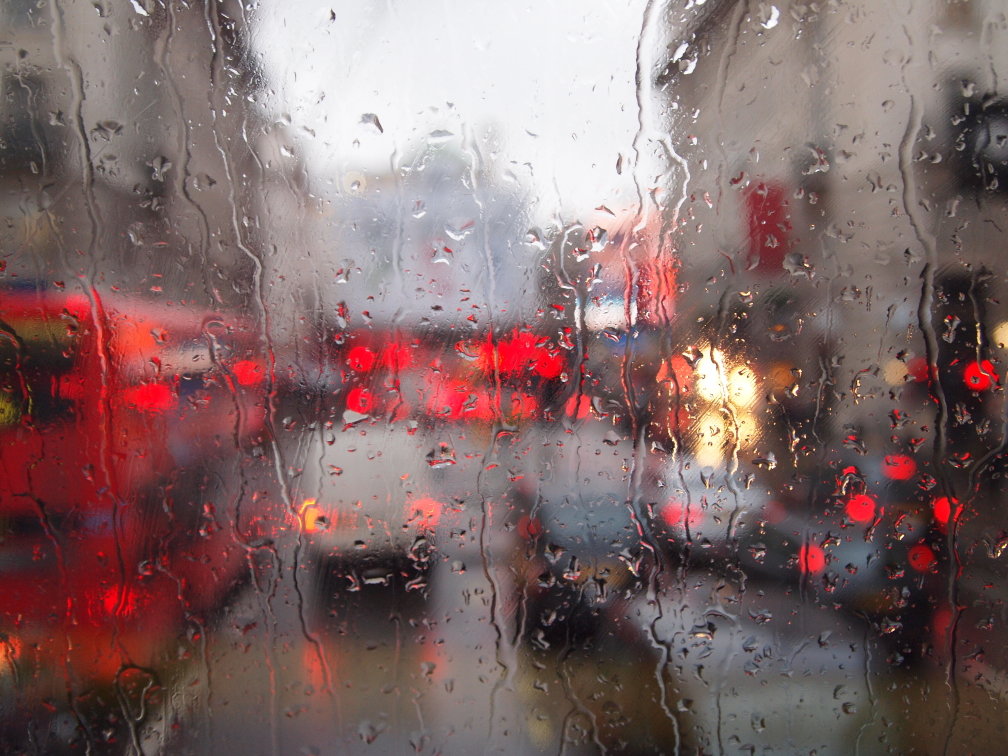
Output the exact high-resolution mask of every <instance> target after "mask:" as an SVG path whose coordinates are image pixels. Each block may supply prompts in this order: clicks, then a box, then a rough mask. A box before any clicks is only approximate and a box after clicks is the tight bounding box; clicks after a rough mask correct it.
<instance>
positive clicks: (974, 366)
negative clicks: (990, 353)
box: [963, 360, 998, 391]
mask: <svg viewBox="0 0 1008 756" xmlns="http://www.w3.org/2000/svg"><path fill="white" fill-rule="evenodd" d="M963 381H964V382H965V383H966V388H968V389H972V390H973V391H986V390H987V389H989V388H990V387H991V386H993V385H994V384H995V383H997V382H998V379H997V373H995V372H994V366H993V365H992V364H991V362H990V360H984V361H983V362H982V363H978V362H971V363H970V364H969V365H967V366H966V370H965V372H964V373H963Z"/></svg>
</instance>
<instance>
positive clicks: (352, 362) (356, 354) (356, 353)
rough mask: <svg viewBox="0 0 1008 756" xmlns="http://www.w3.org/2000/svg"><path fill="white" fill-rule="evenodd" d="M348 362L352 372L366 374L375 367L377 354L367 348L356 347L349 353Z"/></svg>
mask: <svg viewBox="0 0 1008 756" xmlns="http://www.w3.org/2000/svg"><path fill="white" fill-rule="evenodd" d="M346 361H347V365H349V366H350V368H351V369H352V370H359V371H360V372H362V373H366V372H367V371H369V370H370V369H371V368H372V367H374V363H375V354H374V352H372V351H371V350H370V349H368V348H367V347H364V346H355V347H354V348H353V349H351V350H350V351H349V352H348V353H347V358H346Z"/></svg>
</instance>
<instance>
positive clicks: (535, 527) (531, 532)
mask: <svg viewBox="0 0 1008 756" xmlns="http://www.w3.org/2000/svg"><path fill="white" fill-rule="evenodd" d="M542 532H543V526H542V523H541V522H539V518H538V517H531V518H530V517H529V516H528V515H522V518H521V519H520V520H518V535H520V536H521V537H522V538H535V537H537V536H539V535H541V534H542Z"/></svg>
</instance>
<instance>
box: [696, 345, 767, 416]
mask: <svg viewBox="0 0 1008 756" xmlns="http://www.w3.org/2000/svg"><path fill="white" fill-rule="evenodd" d="M712 355H713V358H714V359H711V356H712ZM722 371H723V373H722ZM722 376H724V378H725V383H726V384H727V399H728V402H729V403H730V404H732V405H734V406H736V407H740V408H747V407H750V406H751V405H752V404H753V403H754V402H755V401H756V397H757V395H758V392H759V386H758V383H757V381H756V375H755V373H753V371H752V370H751V369H750V368H749V367H748V366H746V365H737V366H735V367H732V366H730V365H728V364H726V362H725V359H724V355H723V354H721V352H720V351H718V350H717V349H714V350H711V352H709V353H707V354H705V355H704V356H703V357H701V358H700V359H699V360H698V361H697V364H696V391H697V393H698V394H699V395H700V396H701V397H703V398H704V399H706V400H707V401H709V402H713V401H720V400H722V399H723V398H724V393H725V390H724V388H725V387H723V386H722Z"/></svg>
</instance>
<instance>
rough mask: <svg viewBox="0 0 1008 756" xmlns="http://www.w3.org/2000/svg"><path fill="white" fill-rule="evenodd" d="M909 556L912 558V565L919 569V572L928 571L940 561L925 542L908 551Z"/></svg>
mask: <svg viewBox="0 0 1008 756" xmlns="http://www.w3.org/2000/svg"><path fill="white" fill-rule="evenodd" d="M907 556H908V557H909V558H910V566H911V567H913V568H914V569H915V570H917V572H927V571H928V570H930V569H931V568H932V567H933V566H934V564H935V562H936V561H938V560H937V559H935V555H934V552H933V551H931V549H930V548H929V547H927V546H925V545H924V544H923V543H918V544H917V545H916V546H914V547H913V548H912V549H910V551H908V552H907Z"/></svg>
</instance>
